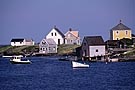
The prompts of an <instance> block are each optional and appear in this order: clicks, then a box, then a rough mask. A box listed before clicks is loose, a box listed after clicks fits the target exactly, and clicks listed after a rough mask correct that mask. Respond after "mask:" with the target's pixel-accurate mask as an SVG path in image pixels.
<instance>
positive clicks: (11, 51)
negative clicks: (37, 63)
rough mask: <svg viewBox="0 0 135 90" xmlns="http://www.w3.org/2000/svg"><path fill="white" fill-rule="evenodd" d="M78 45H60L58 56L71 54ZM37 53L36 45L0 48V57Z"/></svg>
mask: <svg viewBox="0 0 135 90" xmlns="http://www.w3.org/2000/svg"><path fill="white" fill-rule="evenodd" d="M77 47H78V45H64V44H63V45H60V46H58V53H57V54H58V55H64V54H71V53H73V52H74V50H75V48H77ZM38 51H39V46H38V45H33V46H10V45H9V46H2V47H0V54H1V55H18V54H23V55H27V54H28V55H29V54H32V53H35V52H36V53H37V52H38Z"/></svg>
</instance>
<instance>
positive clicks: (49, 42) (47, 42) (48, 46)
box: [39, 38, 57, 54]
mask: <svg viewBox="0 0 135 90" xmlns="http://www.w3.org/2000/svg"><path fill="white" fill-rule="evenodd" d="M39 53H42V54H53V53H57V44H56V43H55V41H54V40H53V39H51V38H50V39H43V40H42V41H41V42H40V44H39Z"/></svg>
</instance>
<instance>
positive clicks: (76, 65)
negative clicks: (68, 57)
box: [72, 61, 89, 68]
mask: <svg viewBox="0 0 135 90" xmlns="http://www.w3.org/2000/svg"><path fill="white" fill-rule="evenodd" d="M72 67H73V68H88V67H89V65H88V64H82V63H78V62H74V61H72Z"/></svg>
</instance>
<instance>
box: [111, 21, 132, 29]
mask: <svg viewBox="0 0 135 90" xmlns="http://www.w3.org/2000/svg"><path fill="white" fill-rule="evenodd" d="M111 30H131V29H130V28H129V27H127V26H125V25H124V24H122V23H121V22H120V23H119V24H118V25H116V26H115V27H113V28H112V29H111Z"/></svg>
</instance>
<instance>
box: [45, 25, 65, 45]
mask: <svg viewBox="0 0 135 90" xmlns="http://www.w3.org/2000/svg"><path fill="white" fill-rule="evenodd" d="M64 37H65V36H64V34H63V33H62V32H61V31H60V30H59V29H58V28H56V26H54V28H53V29H52V30H51V31H50V32H49V33H48V34H47V36H46V39H50V38H51V39H53V40H54V41H55V42H56V44H57V45H60V44H64V43H65V39H64Z"/></svg>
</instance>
